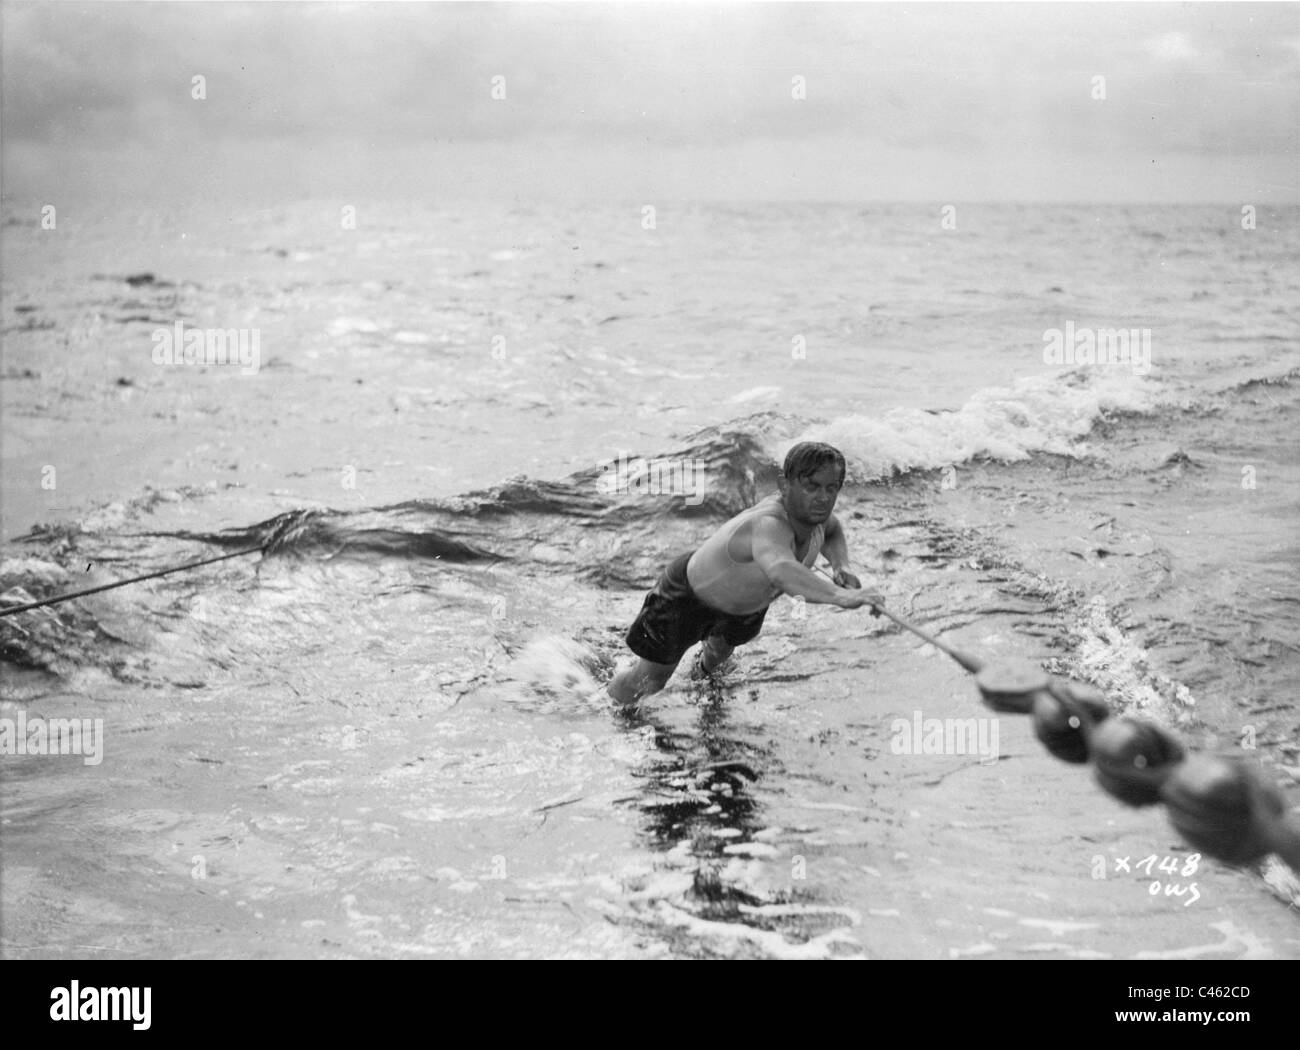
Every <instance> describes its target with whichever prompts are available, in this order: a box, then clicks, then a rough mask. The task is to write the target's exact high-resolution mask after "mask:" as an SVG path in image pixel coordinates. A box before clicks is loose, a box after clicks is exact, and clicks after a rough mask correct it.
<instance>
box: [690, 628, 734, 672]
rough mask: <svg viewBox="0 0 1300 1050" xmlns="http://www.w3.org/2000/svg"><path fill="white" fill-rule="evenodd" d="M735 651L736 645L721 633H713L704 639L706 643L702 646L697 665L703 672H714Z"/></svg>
mask: <svg viewBox="0 0 1300 1050" xmlns="http://www.w3.org/2000/svg"><path fill="white" fill-rule="evenodd" d="M734 651H735V646H733V645H732V644H731V643H730V642H728V641H727V640H726V639H725V638H723V637H722V635H720V634H711V635H709V636H708V637H707V638H705V639H704V644H703V645H701V646H700V656H699V660H698V662H697V663H696V666H697V667H698V668H699V669H700V673H701V674H713V672H714V671H716V670H717V669H718V668H719V667H721V666H722V665H723V664H724V663H726V661H727V658H728V657H729V656H731V654H732V653H733V652H734Z"/></svg>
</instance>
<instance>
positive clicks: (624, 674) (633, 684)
mask: <svg viewBox="0 0 1300 1050" xmlns="http://www.w3.org/2000/svg"><path fill="white" fill-rule="evenodd" d="M675 670H677V665H676V664H656V663H652V662H651V661H649V660H646V659H645V658H644V657H639V658H638V660H637V662H636V663H635V664H633V665H632V666H631V667H629V668H627V669H625V670H623V671H621V672H620V673H619V674H617V675H615V676H614V679H613V681H611V682H610V683H609V694H610V695H611V696H612V697H614V698H615V699H616V700H621V701H623V702H624V703H628V702H631V701H633V700H640V699H643V698H644V697H647V696H649V695H651V694H652V693H657V692H659V690H661V689H662V688H663V687H664V686H666V685H667V684H668V679H670V678H671V677H672V676H673V672H674V671H675Z"/></svg>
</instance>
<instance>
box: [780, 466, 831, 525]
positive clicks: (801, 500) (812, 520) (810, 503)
mask: <svg viewBox="0 0 1300 1050" xmlns="http://www.w3.org/2000/svg"><path fill="white" fill-rule="evenodd" d="M782 481H784V482H785V483H784V484H783V485H782V486H781V491H782V493H783V494H784V496H785V506H786V510H787V511H789V513H790V516H791V517H793V518H795V519H797V520H798V521H801V522H803V523H804V524H805V525H821V524H824V523H825V521H826V519H827V518H829V517H830V516H831V511H833V510H834V509H835V500H836V498H837V497H838V496H839V494H840V469H839V467H837V466H836V465H835V464H834V463H827V464H826V466H824V467H821V468H820V469H818V470H817V471H816V472H814V473H812V474H807V475H805V476H804V477H802V478H794V479H792V480H791V479H786V478H783V479H782Z"/></svg>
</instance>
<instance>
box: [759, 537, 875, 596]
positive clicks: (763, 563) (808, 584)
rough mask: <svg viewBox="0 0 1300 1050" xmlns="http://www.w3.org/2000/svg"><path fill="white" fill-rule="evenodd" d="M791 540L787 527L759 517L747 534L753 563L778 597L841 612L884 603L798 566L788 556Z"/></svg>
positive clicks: (790, 555) (791, 557) (789, 555)
mask: <svg viewBox="0 0 1300 1050" xmlns="http://www.w3.org/2000/svg"><path fill="white" fill-rule="evenodd" d="M791 538H792V534H791V533H790V531H789V527H788V526H783V525H782V524H781V523H780V522H778V521H776V520H775V519H773V518H759V519H758V520H757V521H755V522H754V525H753V532H752V533H751V535H750V550H751V553H752V554H753V556H754V561H755V562H756V563H757V564H758V567H759V568H760V569H762V570H763V573H764V575H765V576H767V578H768V579H769V580H770V581H771V582H772V586H773V587H775V588H777V590H779V591H781V593H782V594H788V595H790V596H791V597H798V598H804V599H806V600H808V601H810V602H817V603H818V604H821V605H838V606H840V608H842V609H857V608H860V607H861V606H863V605H876V604H880V605H883V604H884V602H883V600H882V599H881V597H880V595H878V594H868V593H867V592H865V591H861V590H849V589H847V588H845V587H837V586H836V585H835V584H833V583H831V581H830V580H828V579H826V577H824V576H819V575H817V573H815V572H813V571H812V570H811V569H809V568H806V567H805V566H804V565H801V564H800V563H799V562H798V561H796V560H795V558H794V555H793V554H791V553H790V540H791Z"/></svg>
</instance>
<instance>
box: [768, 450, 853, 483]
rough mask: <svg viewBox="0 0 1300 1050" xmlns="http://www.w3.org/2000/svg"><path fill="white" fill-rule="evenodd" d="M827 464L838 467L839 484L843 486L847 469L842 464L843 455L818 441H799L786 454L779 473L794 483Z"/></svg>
mask: <svg viewBox="0 0 1300 1050" xmlns="http://www.w3.org/2000/svg"><path fill="white" fill-rule="evenodd" d="M828 463H833V464H835V466H837V467H839V469H840V484H841V485H843V484H844V475H845V473H846V472H847V469H848V468H847V466H846V465H845V463H844V453H842V452H841V451H840V450H839V449H837V448H836V447H835V446H834V445H826V444H823V443H822V442H820V441H801V442H799V444H797V445H795V447H794V448H792V449H791V450H790V451H789V452H787V453H786V456H785V466H784V467H782V468H781V473H782V474H784V475H785V476H786V478H787V479H788V480H790V481H795V480H797V479H799V478H806V477H808V476H809V475H810V474H816V473H817V471H819V470H821V469H822V467H824V466H826V465H827V464H828Z"/></svg>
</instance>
